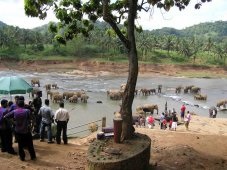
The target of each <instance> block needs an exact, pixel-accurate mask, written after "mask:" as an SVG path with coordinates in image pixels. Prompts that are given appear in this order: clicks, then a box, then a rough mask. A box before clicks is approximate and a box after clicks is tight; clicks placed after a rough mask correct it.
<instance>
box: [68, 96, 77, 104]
mask: <svg viewBox="0 0 227 170" xmlns="http://www.w3.org/2000/svg"><path fill="white" fill-rule="evenodd" d="M69 102H70V103H77V102H78V97H77V95H73V96H72V97H70V98H69Z"/></svg>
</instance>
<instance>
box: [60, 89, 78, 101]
mask: <svg viewBox="0 0 227 170" xmlns="http://www.w3.org/2000/svg"><path fill="white" fill-rule="evenodd" d="M74 95H76V93H75V92H68V91H66V92H63V99H66V100H68V99H69V98H70V97H73V96H74ZM77 97H78V96H77Z"/></svg>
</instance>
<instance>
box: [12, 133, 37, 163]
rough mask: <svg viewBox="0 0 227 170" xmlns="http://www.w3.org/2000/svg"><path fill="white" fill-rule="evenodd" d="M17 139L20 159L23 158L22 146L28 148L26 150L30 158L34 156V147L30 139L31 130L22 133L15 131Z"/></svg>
mask: <svg viewBox="0 0 227 170" xmlns="http://www.w3.org/2000/svg"><path fill="white" fill-rule="evenodd" d="M16 135H17V140H18V150H19V155H20V159H22V160H24V159H25V152H24V148H28V152H29V154H30V157H31V159H35V158H36V154H35V149H34V146H33V140H32V134H31V132H28V133H25V134H22V133H16Z"/></svg>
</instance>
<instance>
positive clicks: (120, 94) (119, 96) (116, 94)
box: [109, 91, 123, 100]
mask: <svg viewBox="0 0 227 170" xmlns="http://www.w3.org/2000/svg"><path fill="white" fill-rule="evenodd" d="M109 97H110V99H111V100H121V99H122V97H123V92H120V91H118V92H111V93H109Z"/></svg>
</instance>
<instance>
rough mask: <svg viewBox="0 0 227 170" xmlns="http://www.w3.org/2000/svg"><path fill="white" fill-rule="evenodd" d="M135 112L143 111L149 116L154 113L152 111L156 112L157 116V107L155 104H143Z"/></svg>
mask: <svg viewBox="0 0 227 170" xmlns="http://www.w3.org/2000/svg"><path fill="white" fill-rule="evenodd" d="M136 110H137V112H138V111H140V110H143V112H145V113H146V112H151V114H153V113H154V110H157V114H158V105H156V104H144V105H143V106H139V107H137V108H136Z"/></svg>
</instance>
